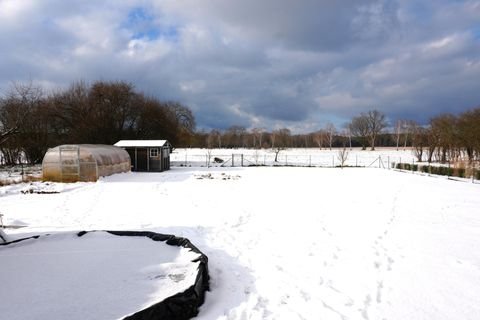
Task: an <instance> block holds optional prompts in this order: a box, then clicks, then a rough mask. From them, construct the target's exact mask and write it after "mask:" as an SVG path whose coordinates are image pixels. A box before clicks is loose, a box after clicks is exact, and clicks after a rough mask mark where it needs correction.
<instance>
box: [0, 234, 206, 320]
mask: <svg viewBox="0 0 480 320" xmlns="http://www.w3.org/2000/svg"><path fill="white" fill-rule="evenodd" d="M197 257H198V254H195V253H193V252H191V251H189V250H187V249H185V248H180V247H176V246H170V245H167V244H165V243H163V242H156V241H152V240H151V239H149V238H145V237H122V236H115V235H110V234H108V233H105V232H94V233H87V234H85V235H83V236H82V237H77V235H76V234H75V233H65V234H62V233H61V234H54V235H49V236H43V237H40V238H39V239H29V240H25V241H22V242H19V243H15V244H10V245H8V246H7V247H1V248H0V261H1V270H2V272H0V283H1V284H2V290H1V291H0V301H2V304H0V314H1V315H2V318H4V319H9V320H15V319H18V320H22V319H79V320H80V319H120V318H123V317H125V316H126V315H129V314H132V313H134V312H136V311H139V310H142V309H144V308H146V307H148V306H150V305H152V304H154V303H157V302H159V301H161V300H163V299H165V298H167V297H169V296H171V295H173V294H176V293H178V292H182V291H184V290H186V289H187V288H188V287H190V286H191V285H192V284H193V283H194V282H195V277H196V274H197V272H196V269H197V267H198V263H192V262H191V261H192V260H193V259H196V258H197Z"/></svg>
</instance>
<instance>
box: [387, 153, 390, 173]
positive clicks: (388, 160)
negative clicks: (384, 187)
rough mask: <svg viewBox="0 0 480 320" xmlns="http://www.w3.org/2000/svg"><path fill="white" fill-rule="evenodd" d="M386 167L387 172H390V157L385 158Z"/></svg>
mask: <svg viewBox="0 0 480 320" xmlns="http://www.w3.org/2000/svg"><path fill="white" fill-rule="evenodd" d="M387 167H388V170H390V156H388V157H387Z"/></svg>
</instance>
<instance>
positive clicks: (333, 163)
mask: <svg viewBox="0 0 480 320" xmlns="http://www.w3.org/2000/svg"><path fill="white" fill-rule="evenodd" d="M332 167H333V168H335V156H332Z"/></svg>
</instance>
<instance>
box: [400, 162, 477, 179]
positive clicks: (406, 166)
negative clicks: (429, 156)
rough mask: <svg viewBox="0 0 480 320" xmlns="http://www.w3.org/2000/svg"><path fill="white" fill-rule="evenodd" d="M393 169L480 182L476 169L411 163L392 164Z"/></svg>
mask: <svg viewBox="0 0 480 320" xmlns="http://www.w3.org/2000/svg"><path fill="white" fill-rule="evenodd" d="M392 167H393V168H395V169H399V170H406V171H420V172H423V173H429V174H435V175H439V176H449V177H459V178H470V177H473V178H474V179H476V180H480V170H477V169H475V168H468V169H465V168H451V167H444V166H430V165H417V164H410V163H392Z"/></svg>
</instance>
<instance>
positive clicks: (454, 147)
mask: <svg viewBox="0 0 480 320" xmlns="http://www.w3.org/2000/svg"><path fill="white" fill-rule="evenodd" d="M192 146H193V147H199V148H272V149H284V148H320V149H332V148H344V147H345V148H353V147H361V148H362V149H363V150H366V149H367V148H369V149H370V150H374V149H375V147H376V146H382V147H394V148H396V149H397V150H398V149H401V148H403V149H406V148H412V149H413V151H414V153H415V155H416V157H417V159H418V161H428V162H432V161H439V162H447V161H453V162H455V161H459V160H461V159H467V160H468V161H470V162H471V161H479V160H480V107H478V108H474V109H472V110H468V111H466V112H463V113H461V114H458V115H454V114H441V115H438V116H435V117H433V118H432V119H430V121H429V123H428V124H427V125H420V124H419V123H417V122H416V121H414V120H408V119H402V120H397V121H395V122H394V123H388V121H387V118H386V115H385V114H383V113H381V112H380V111H378V110H370V111H368V112H365V113H360V114H359V115H358V116H355V117H353V118H352V119H351V121H349V122H348V123H346V124H345V125H343V126H342V127H341V128H336V127H335V126H334V125H333V124H332V123H327V124H326V125H325V126H324V127H323V128H321V129H320V130H318V131H315V132H311V133H305V134H292V133H291V131H290V130H289V129H288V128H282V129H277V130H273V131H267V130H265V129H262V128H253V129H251V130H247V129H246V128H245V127H242V126H232V127H230V128H228V129H227V130H224V131H220V130H217V129H213V130H211V131H209V132H206V131H199V132H196V133H195V136H194V138H193V145H192Z"/></svg>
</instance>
